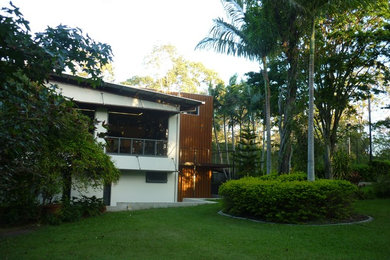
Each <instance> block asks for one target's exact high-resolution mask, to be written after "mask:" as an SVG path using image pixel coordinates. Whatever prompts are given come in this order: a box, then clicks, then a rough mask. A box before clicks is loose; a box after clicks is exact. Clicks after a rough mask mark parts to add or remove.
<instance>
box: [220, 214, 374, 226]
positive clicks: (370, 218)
mask: <svg viewBox="0 0 390 260" xmlns="http://www.w3.org/2000/svg"><path fill="white" fill-rule="evenodd" d="M218 214H219V215H221V216H224V217H229V218H235V219H241V220H249V221H252V222H256V223H261V224H279V225H288V226H302V227H310V226H344V225H353V224H362V223H368V222H371V221H373V220H374V218H373V217H371V216H367V217H368V218H367V219H365V220H359V221H354V222H345V223H329V224H288V223H276V222H268V221H263V220H257V219H252V218H244V217H236V216H233V215H229V214H226V213H224V212H223V211H222V210H220V211H218Z"/></svg>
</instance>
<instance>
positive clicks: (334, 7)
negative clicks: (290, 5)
mask: <svg viewBox="0 0 390 260" xmlns="http://www.w3.org/2000/svg"><path fill="white" fill-rule="evenodd" d="M292 2H294V4H296V5H297V6H299V8H300V9H302V10H303V14H304V15H305V16H306V17H307V20H308V22H310V27H311V29H310V47H309V68H308V74H309V80H308V89H309V109H308V162H307V178H308V180H309V181H314V180H315V171H314V55H315V41H316V37H315V32H316V25H317V23H318V19H319V18H321V17H322V16H324V15H332V14H337V13H340V12H342V11H344V10H347V9H350V8H351V7H357V6H358V5H359V4H360V3H361V2H364V1H359V0H356V1H340V0H333V1H328V0H314V1H307V0H292Z"/></svg>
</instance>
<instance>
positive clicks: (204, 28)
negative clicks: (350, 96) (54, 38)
mask: <svg viewBox="0 0 390 260" xmlns="http://www.w3.org/2000/svg"><path fill="white" fill-rule="evenodd" d="M12 2H13V4H14V5H16V6H17V7H19V8H20V11H21V12H22V13H23V15H24V17H25V19H26V20H28V21H29V22H30V27H31V30H32V32H33V33H34V32H41V31H43V30H45V28H46V27H47V26H51V27H55V26H57V25H59V24H64V25H68V26H70V27H78V28H81V29H82V30H83V32H84V33H88V35H89V36H91V38H93V39H94V40H96V41H100V42H103V43H107V44H109V45H111V47H112V50H113V54H114V62H113V66H114V73H115V82H117V83H119V82H122V81H125V80H126V79H128V78H130V77H132V76H134V75H148V74H151V73H150V72H149V73H148V71H146V70H145V67H144V65H143V61H144V58H145V57H146V56H147V55H148V54H150V53H151V52H152V49H153V47H154V46H158V45H164V44H172V45H174V46H175V47H176V48H177V49H178V53H179V54H180V55H182V56H184V58H185V59H187V60H190V61H197V62H202V63H203V64H204V65H205V66H206V67H207V68H209V69H212V70H214V71H216V72H218V74H219V76H220V77H221V78H222V79H223V80H224V81H225V83H227V82H228V80H229V78H230V77H231V76H233V75H234V74H235V73H238V75H239V76H243V75H244V74H245V73H247V72H249V71H259V65H258V64H257V63H256V62H250V61H248V60H246V59H244V58H237V57H231V56H227V55H224V54H216V53H215V52H213V51H212V50H196V51H195V50H194V48H195V46H196V44H197V43H198V42H199V41H200V40H202V39H203V38H204V37H206V36H207V34H208V32H209V30H210V29H211V27H212V20H213V19H214V18H217V17H224V18H225V12H224V9H223V6H222V4H221V2H220V0H144V1H135V0H127V1H125V0H110V1H108V0H94V1H93V0H78V1H75V0H13V1H12ZM0 3H1V6H2V7H3V6H9V4H8V3H9V1H7V0H0ZM385 100H386V103H388V102H389V98H387V99H385ZM383 105H384V104H383V103H382V104H375V105H374V107H373V111H374V115H375V116H374V118H373V121H374V122H375V121H377V120H381V119H385V118H386V117H387V116H390V110H383V109H380V108H381V107H382V106H383ZM364 117H365V118H366V117H367V116H366V114H365V115H364Z"/></svg>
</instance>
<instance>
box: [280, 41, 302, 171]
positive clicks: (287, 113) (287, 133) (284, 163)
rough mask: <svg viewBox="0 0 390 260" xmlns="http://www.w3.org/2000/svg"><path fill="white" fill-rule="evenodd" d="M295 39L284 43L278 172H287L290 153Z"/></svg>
mask: <svg viewBox="0 0 390 260" xmlns="http://www.w3.org/2000/svg"><path fill="white" fill-rule="evenodd" d="M297 41H298V40H297V39H296V40H293V41H288V42H287V43H286V46H287V47H286V48H287V49H286V50H285V54H286V56H287V62H288V64H289V69H288V75H287V79H288V80H287V89H286V92H285V95H286V98H285V100H286V101H285V105H284V108H283V110H284V111H283V124H282V129H281V131H280V147H279V153H278V172H279V173H289V163H288V161H289V158H290V153H291V132H292V124H293V116H294V113H295V101H296V95H297V71H298V47H297Z"/></svg>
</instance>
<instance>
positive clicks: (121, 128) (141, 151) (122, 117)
mask: <svg viewBox="0 0 390 260" xmlns="http://www.w3.org/2000/svg"><path fill="white" fill-rule="evenodd" d="M108 115H109V116H108V122H109V124H108V136H107V137H106V140H107V148H106V149H107V152H108V153H120V154H133V155H151V156H166V155H167V147H168V118H169V114H168V113H166V112H161V111H148V110H130V111H125V112H124V111H109V114H108Z"/></svg>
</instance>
